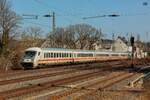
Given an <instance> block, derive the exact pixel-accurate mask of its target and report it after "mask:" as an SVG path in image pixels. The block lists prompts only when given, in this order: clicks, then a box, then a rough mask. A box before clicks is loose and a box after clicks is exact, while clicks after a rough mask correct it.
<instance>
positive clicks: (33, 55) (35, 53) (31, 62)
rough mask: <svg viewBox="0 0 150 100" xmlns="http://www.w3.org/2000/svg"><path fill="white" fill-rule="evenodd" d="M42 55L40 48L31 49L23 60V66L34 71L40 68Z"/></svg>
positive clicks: (26, 51) (26, 52) (27, 50)
mask: <svg viewBox="0 0 150 100" xmlns="http://www.w3.org/2000/svg"><path fill="white" fill-rule="evenodd" d="M40 53H41V49H40V48H29V49H26V50H25V52H24V56H23V57H22V59H21V65H22V66H23V67H24V69H32V68H36V67H37V66H38V59H39V56H40Z"/></svg>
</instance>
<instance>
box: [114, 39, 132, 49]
mask: <svg viewBox="0 0 150 100" xmlns="http://www.w3.org/2000/svg"><path fill="white" fill-rule="evenodd" d="M129 44H130V43H129V42H128V41H127V40H126V39H125V37H120V36H118V38H117V39H116V40H115V42H114V44H112V51H116V52H128V51H129Z"/></svg>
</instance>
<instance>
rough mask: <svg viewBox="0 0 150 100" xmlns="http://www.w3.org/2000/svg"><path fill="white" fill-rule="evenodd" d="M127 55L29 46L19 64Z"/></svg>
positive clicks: (124, 55)
mask: <svg viewBox="0 0 150 100" xmlns="http://www.w3.org/2000/svg"><path fill="white" fill-rule="evenodd" d="M129 55H130V54H129V52H112V51H103V52H102V51H98V50H78V49H63V48H39V47H31V48H28V49H26V50H25V52H24V56H23V57H22V59H21V65H22V66H23V67H24V68H25V69H27V68H39V67H43V66H45V65H58V64H72V63H85V62H94V61H109V60H121V59H122V60H123V59H128V58H129Z"/></svg>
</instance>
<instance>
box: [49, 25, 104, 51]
mask: <svg viewBox="0 0 150 100" xmlns="http://www.w3.org/2000/svg"><path fill="white" fill-rule="evenodd" d="M102 36H103V35H102V32H101V30H97V29H96V28H94V27H92V26H90V25H87V24H76V25H70V26H69V27H67V28H57V29H56V31H55V33H53V34H51V35H50V36H49V38H50V39H49V40H50V42H49V43H50V44H51V47H64V48H72V49H94V44H95V43H97V42H99V41H100V39H101V37H102Z"/></svg>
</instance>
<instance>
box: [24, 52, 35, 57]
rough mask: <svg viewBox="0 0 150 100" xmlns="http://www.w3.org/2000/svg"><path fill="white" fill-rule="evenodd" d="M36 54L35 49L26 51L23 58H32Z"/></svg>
mask: <svg viewBox="0 0 150 100" xmlns="http://www.w3.org/2000/svg"><path fill="white" fill-rule="evenodd" d="M35 55H36V51H26V52H25V55H24V58H33V57H34V56H35Z"/></svg>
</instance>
